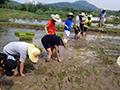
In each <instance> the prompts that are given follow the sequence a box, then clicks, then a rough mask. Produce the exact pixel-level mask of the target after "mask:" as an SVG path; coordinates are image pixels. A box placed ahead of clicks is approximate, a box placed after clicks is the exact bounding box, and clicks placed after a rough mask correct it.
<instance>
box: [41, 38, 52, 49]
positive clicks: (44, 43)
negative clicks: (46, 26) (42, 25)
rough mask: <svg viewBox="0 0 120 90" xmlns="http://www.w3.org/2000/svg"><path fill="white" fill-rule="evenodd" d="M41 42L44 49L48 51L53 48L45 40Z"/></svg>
mask: <svg viewBox="0 0 120 90" xmlns="http://www.w3.org/2000/svg"><path fill="white" fill-rule="evenodd" d="M41 42H42V44H43V47H44V48H45V49H48V48H50V47H51V45H49V44H48V42H47V41H46V40H45V39H44V38H42V40H41Z"/></svg>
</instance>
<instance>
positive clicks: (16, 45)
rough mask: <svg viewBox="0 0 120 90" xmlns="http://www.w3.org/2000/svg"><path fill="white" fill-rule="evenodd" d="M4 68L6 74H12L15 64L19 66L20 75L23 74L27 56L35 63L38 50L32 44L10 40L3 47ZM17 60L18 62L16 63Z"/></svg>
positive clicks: (37, 57) (38, 53)
mask: <svg viewBox="0 0 120 90" xmlns="http://www.w3.org/2000/svg"><path fill="white" fill-rule="evenodd" d="M0 55H4V56H3V60H4V63H3V64H4V65H5V66H4V69H5V74H6V75H13V73H15V72H16V71H15V69H16V67H17V66H20V67H19V71H20V75H21V76H24V72H23V71H24V63H25V61H26V59H27V56H29V59H30V60H31V61H32V62H33V63H36V62H37V61H38V59H39V55H40V50H39V49H38V48H36V47H35V46H34V45H33V44H29V43H26V42H10V43H8V44H7V45H6V46H5V47H4V48H3V54H0ZM18 62H19V64H18Z"/></svg>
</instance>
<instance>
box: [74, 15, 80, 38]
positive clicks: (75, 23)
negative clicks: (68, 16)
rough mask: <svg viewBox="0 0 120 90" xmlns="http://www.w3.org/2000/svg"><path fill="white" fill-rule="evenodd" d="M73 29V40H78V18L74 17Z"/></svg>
mask: <svg viewBox="0 0 120 90" xmlns="http://www.w3.org/2000/svg"><path fill="white" fill-rule="evenodd" d="M73 28H74V30H75V37H74V38H75V39H77V40H78V39H79V38H80V18H79V16H76V18H75V21H74V25H73Z"/></svg>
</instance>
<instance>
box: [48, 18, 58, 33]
mask: <svg viewBox="0 0 120 90" xmlns="http://www.w3.org/2000/svg"><path fill="white" fill-rule="evenodd" d="M47 31H48V34H49V35H51V34H52V35H53V34H56V32H55V22H54V21H53V20H52V19H51V20H49V21H48V23H47Z"/></svg>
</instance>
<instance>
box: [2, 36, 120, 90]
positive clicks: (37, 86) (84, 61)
mask: <svg viewBox="0 0 120 90" xmlns="http://www.w3.org/2000/svg"><path fill="white" fill-rule="evenodd" d="M104 40H105V39H104ZM104 40H103V41H102V39H99V38H98V39H97V40H95V41H94V40H92V39H90V38H89V37H88V36H87V38H83V39H80V40H79V41H75V40H73V39H71V40H70V42H69V45H68V48H67V49H63V48H61V56H62V62H61V63H58V62H57V61H55V60H51V61H50V62H49V63H45V62H44V57H45V54H44V52H43V54H42V55H41V60H40V62H39V63H38V64H37V65H35V67H33V65H31V64H27V65H26V71H27V72H26V76H25V77H20V76H18V77H10V78H6V77H3V78H2V81H1V89H2V90H120V67H118V66H117V65H116V58H117V56H116V55H113V54H112V55H111V53H107V54H106V52H107V50H106V48H110V49H111V50H117V51H116V52H117V54H120V53H119V51H120V46H119V45H116V47H113V44H114V43H113V44H111V45H110V42H111V41H110V42H108V43H104ZM107 41H108V40H107ZM104 51H105V52H104ZM112 53H113V52H112Z"/></svg>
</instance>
